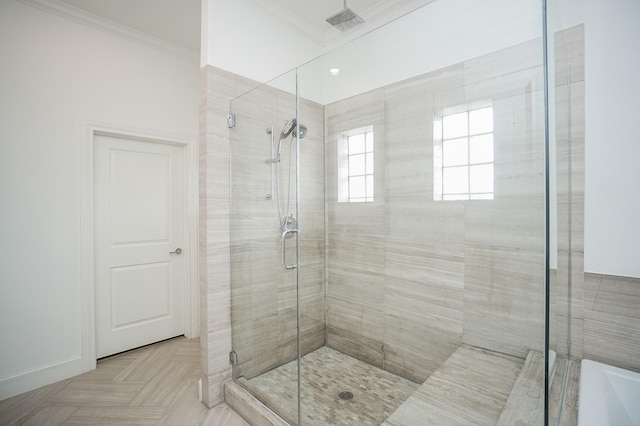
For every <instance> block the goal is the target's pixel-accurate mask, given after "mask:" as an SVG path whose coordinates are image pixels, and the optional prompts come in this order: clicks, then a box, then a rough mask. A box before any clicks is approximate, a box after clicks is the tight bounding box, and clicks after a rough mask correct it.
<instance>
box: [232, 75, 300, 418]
mask: <svg viewBox="0 0 640 426" xmlns="http://www.w3.org/2000/svg"><path fill="white" fill-rule="evenodd" d="M230 109H231V113H232V114H233V115H234V116H235V127H233V128H231V129H230V154H231V155H230V157H231V160H230V161H231V206H230V209H231V215H230V222H231V223H230V227H231V236H230V237H231V242H230V245H231V326H232V345H233V352H234V357H235V360H236V362H235V365H234V366H233V378H234V380H236V381H237V382H238V383H240V384H241V385H242V386H244V387H245V388H246V389H248V390H249V391H250V392H251V393H253V394H254V395H255V396H256V397H257V398H258V399H260V400H261V401H262V402H263V403H265V404H266V405H268V406H269V407H270V408H271V409H273V410H274V411H276V412H277V413H278V414H279V415H280V416H282V417H283V418H285V419H287V420H288V421H290V422H292V423H296V422H297V418H298V414H297V412H298V386H297V382H298V366H297V357H298V333H297V330H298V309H297V303H298V301H297V298H298V296H297V268H296V267H295V265H296V264H297V235H296V233H297V218H296V205H297V200H296V163H297V161H296V160H297V158H296V143H295V137H294V135H293V134H294V133H295V132H296V129H297V128H298V127H297V126H295V125H294V124H295V123H294V122H293V121H292V120H294V119H295V117H296V96H295V72H291V73H288V74H285V75H283V76H281V77H279V78H278V79H276V80H274V81H272V82H270V83H267V84H265V85H262V86H260V87H258V88H256V89H254V90H252V91H251V92H248V93H246V94H244V95H242V96H240V97H238V98H236V99H234V100H233V101H232V102H231V105H230ZM279 376H285V377H286V378H287V379H286V380H279ZM275 381H277V382H278V383H279V385H278V386H277V387H274V386H272V385H271V384H272V383H274V382H275ZM283 384H284V385H283Z"/></svg>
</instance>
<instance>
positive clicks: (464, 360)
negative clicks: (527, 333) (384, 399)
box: [387, 345, 523, 426]
mask: <svg viewBox="0 0 640 426" xmlns="http://www.w3.org/2000/svg"><path fill="white" fill-rule="evenodd" d="M522 365H523V362H522V360H520V359H518V358H514V357H510V356H506V355H501V354H497V353H493V352H488V351H485V350H481V349H478V348H474V347H470V346H466V345H462V346H460V347H459V348H458V349H457V350H456V351H455V352H454V353H453V354H452V355H451V356H450V357H449V359H447V360H446V361H445V362H444V363H443V364H442V365H441V366H440V368H438V370H436V372H435V373H433V374H432V375H431V377H429V379H427V380H426V381H425V382H424V383H423V384H422V385H421V386H420V387H419V388H418V390H417V391H416V392H415V393H414V394H413V395H412V396H411V397H409V398H408V399H407V400H406V401H405V402H404V403H403V404H402V405H401V406H400V408H398V409H397V410H396V411H395V412H394V413H393V414H392V415H391V416H390V417H389V418H388V419H387V422H388V424H391V425H393V426H419V425H425V424H433V425H452V426H453V425H456V426H460V425H474V426H479V425H486V426H494V425H496V424H497V422H498V419H499V418H500V415H501V413H502V410H503V408H504V406H505V404H506V402H507V399H508V397H509V394H510V392H511V389H512V387H513V385H514V383H515V382H516V379H517V377H518V374H519V372H520V369H521V367H522Z"/></svg>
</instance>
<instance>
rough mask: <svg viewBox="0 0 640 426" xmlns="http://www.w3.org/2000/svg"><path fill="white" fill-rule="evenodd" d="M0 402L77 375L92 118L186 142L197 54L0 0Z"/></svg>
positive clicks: (193, 111)
mask: <svg viewBox="0 0 640 426" xmlns="http://www.w3.org/2000/svg"><path fill="white" fill-rule="evenodd" d="M0 58H1V59H0V200H1V201H0V242H1V245H0V342H1V344H0V399H3V398H5V397H7V396H10V395H13V394H16V393H19V392H23V391H25V390H28V389H29V388H34V387H37V386H40V385H43V384H46V383H49V382H53V381H56V380H59V379H61V378H63V377H66V376H71V375H74V374H78V373H80V372H81V368H82V359H81V355H82V352H81V349H82V341H81V320H80V312H81V311H80V299H81V285H80V203H81V200H80V183H81V182H80V179H81V176H80V162H81V158H80V146H81V144H82V143H85V142H86V140H85V135H84V134H83V133H82V122H83V121H85V120H86V121H91V122H97V123H104V124H109V125H114V126H122V127H128V128H133V129H137V130H140V131H149V132H153V133H154V134H165V135H168V136H169V135H171V136H176V137H180V138H186V139H192V140H195V139H196V138H197V127H198V101H199V93H198V86H199V83H198V79H199V64H198V60H197V59H186V58H184V57H179V56H175V55H173V54H171V53H168V52H165V51H161V50H159V49H153V48H150V47H147V46H145V45H143V44H138V43H135V42H132V41H127V40H125V39H122V38H118V37H116V36H112V35H108V34H106V33H103V32H100V31H98V30H94V29H92V28H89V27H87V26H84V25H82V24H79V23H75V22H71V21H69V20H66V19H64V18H61V17H58V16H55V15H52V14H48V13H46V12H44V11H41V10H39V9H36V8H32V7H30V6H27V5H25V4H23V3H19V2H17V1H16V0H3V1H0Z"/></svg>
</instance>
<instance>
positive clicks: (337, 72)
mask: <svg viewBox="0 0 640 426" xmlns="http://www.w3.org/2000/svg"><path fill="white" fill-rule="evenodd" d="M329 74H331V75H338V74H340V68H331V69H330V70H329Z"/></svg>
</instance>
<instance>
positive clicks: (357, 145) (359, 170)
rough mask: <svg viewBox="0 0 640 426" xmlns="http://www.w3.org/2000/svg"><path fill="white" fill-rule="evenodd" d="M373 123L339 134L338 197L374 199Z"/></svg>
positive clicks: (360, 199) (354, 201) (353, 200)
mask: <svg viewBox="0 0 640 426" xmlns="http://www.w3.org/2000/svg"><path fill="white" fill-rule="evenodd" d="M373 182H374V179H373V126H368V127H364V128H360V129H354V130H350V131H348V132H344V133H341V134H340V135H339V137H338V201H339V202H349V203H362V202H373V185H374V184H373Z"/></svg>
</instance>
